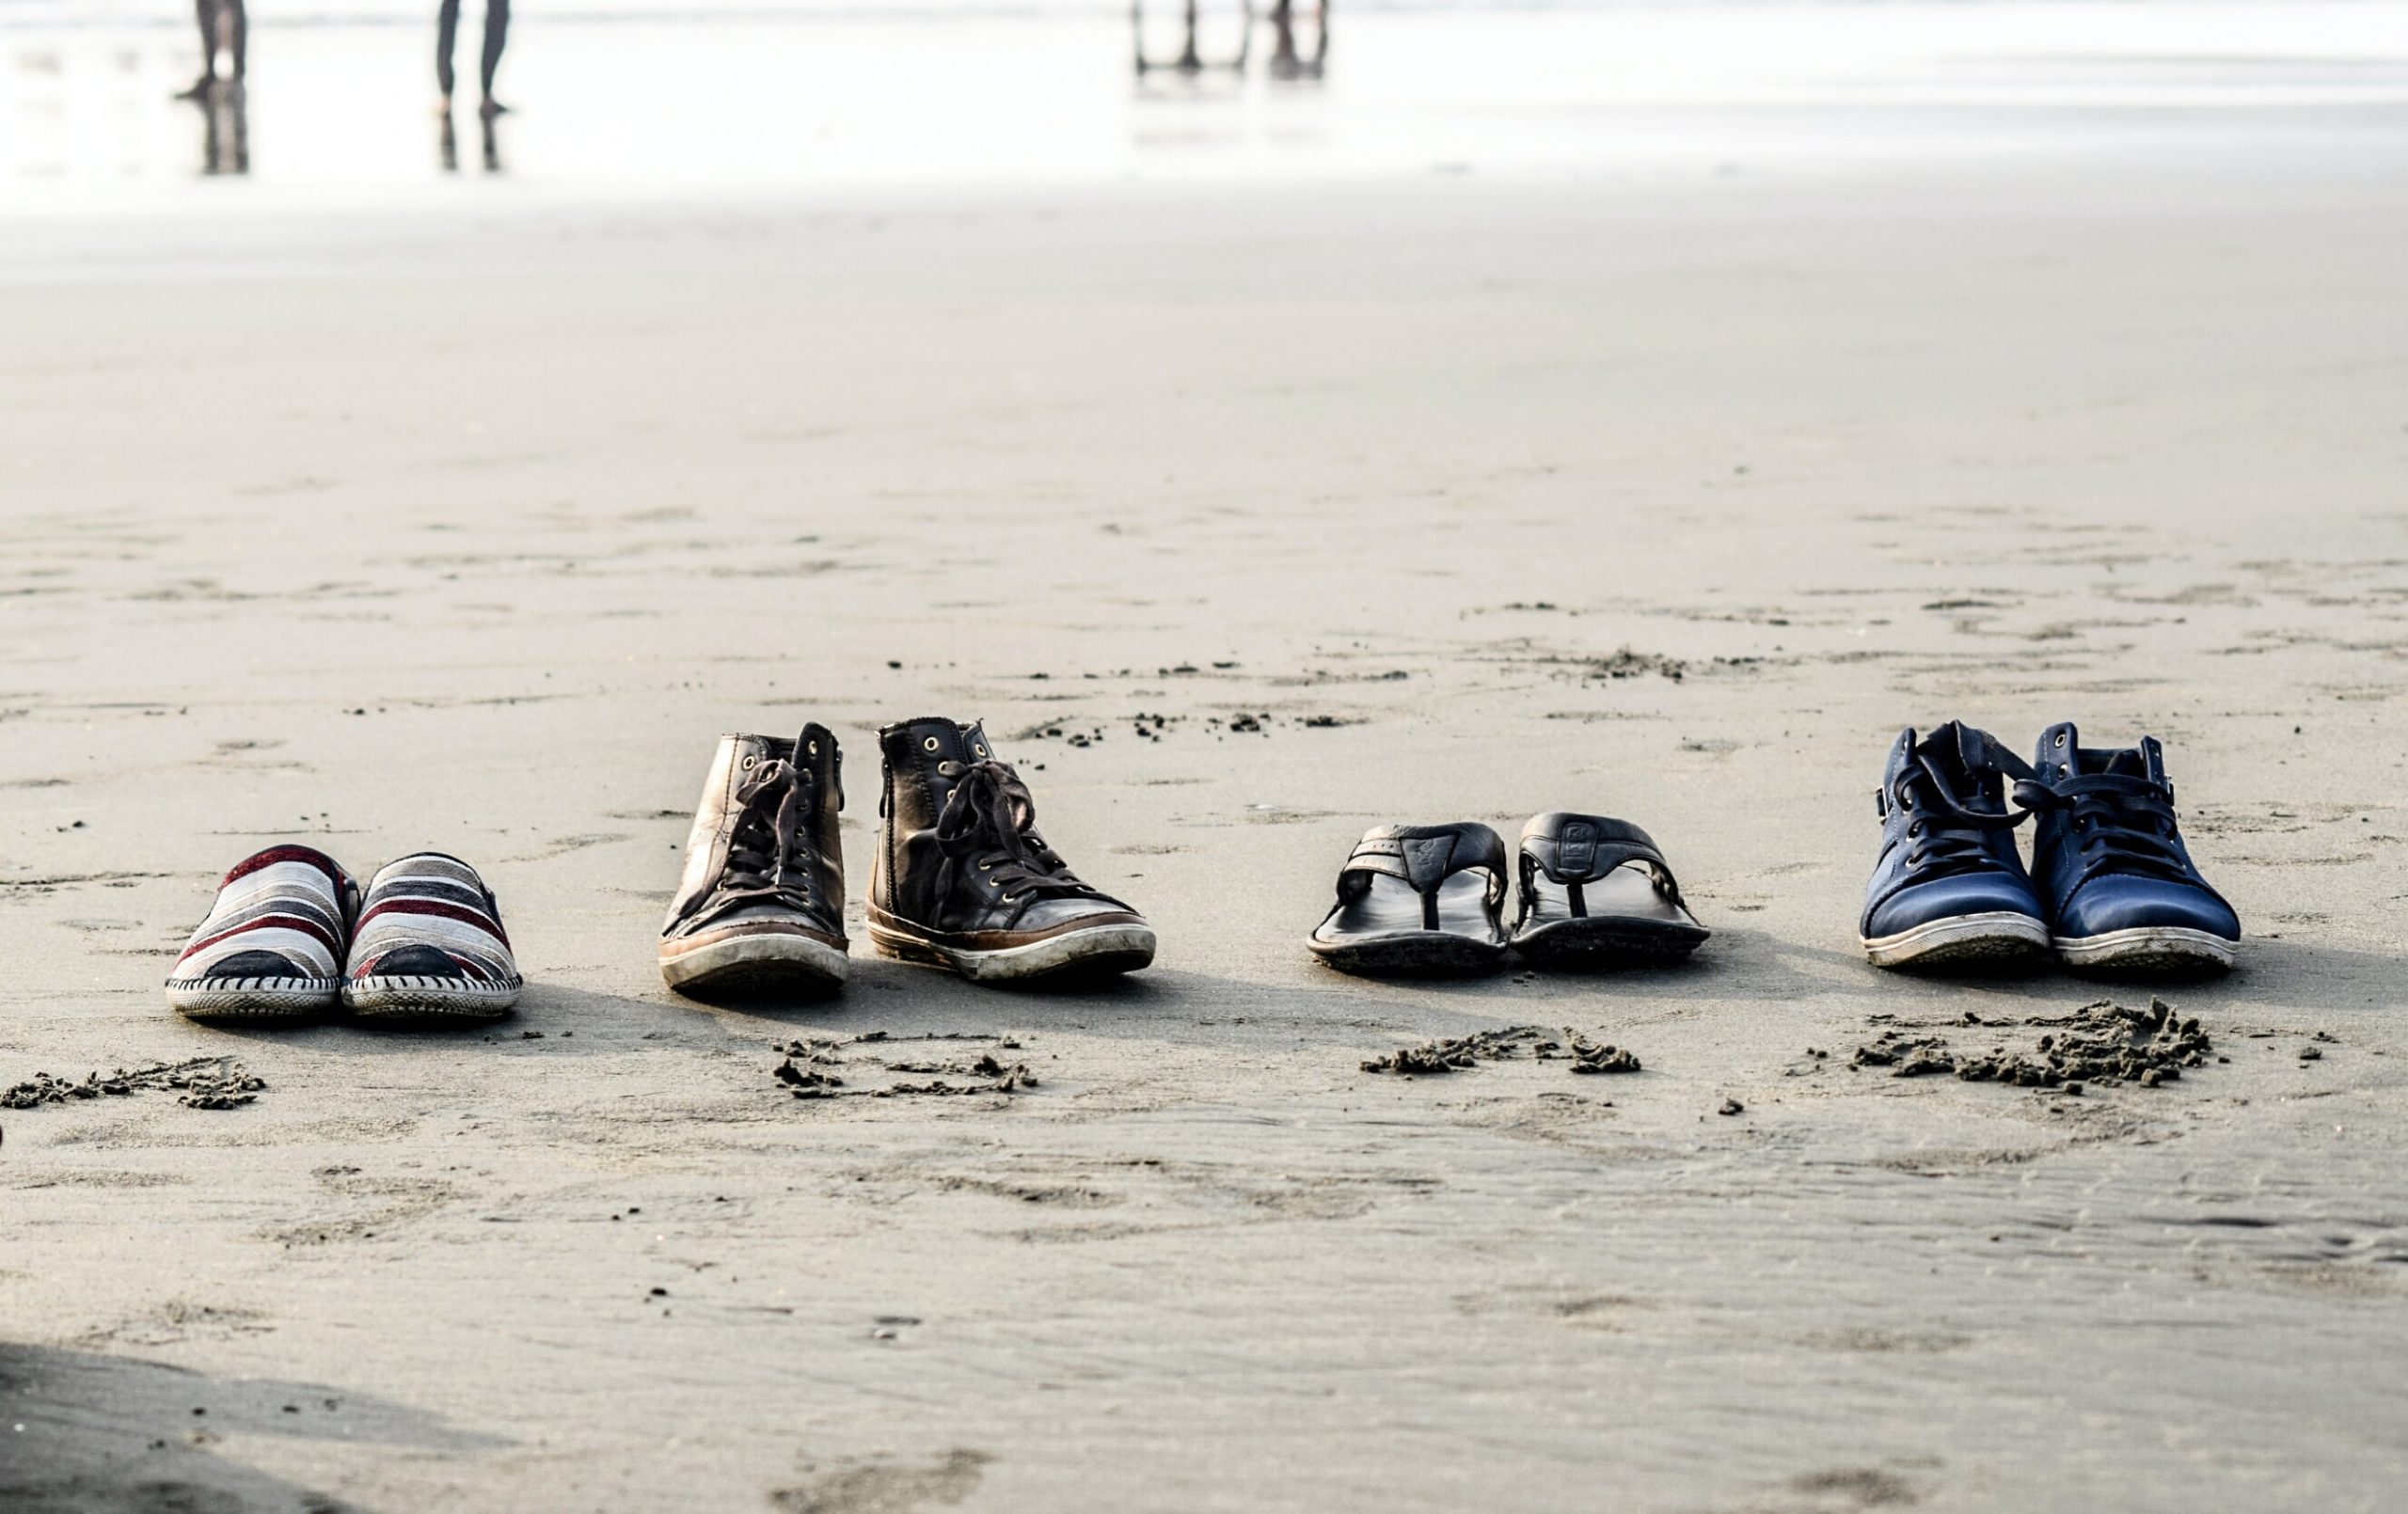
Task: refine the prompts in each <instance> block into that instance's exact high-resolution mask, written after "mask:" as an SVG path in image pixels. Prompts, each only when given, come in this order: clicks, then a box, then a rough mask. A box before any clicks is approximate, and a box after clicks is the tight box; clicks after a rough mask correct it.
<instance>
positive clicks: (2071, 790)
mask: <svg viewBox="0 0 2408 1514" xmlns="http://www.w3.org/2000/svg"><path fill="white" fill-rule="evenodd" d="M2015 802H2016V803H2018V804H2020V805H2022V806H2023V807H2024V809H2025V810H2027V811H2030V812H2039V811H2051V810H2070V811H2072V812H2073V820H2072V828H2073V833H2074V835H2075V836H2076V837H2077V838H2078V840H2079V843H2080V845H2081V847H2082V876H2083V877H2085V878H2087V877H2089V876H2090V875H2093V874H2097V873H2137V874H2141V875H2145V876H2148V877H2159V878H2166V879H2170V880H2172V881H2174V882H2178V883H2187V882H2190V881H2191V870H2190V867H2189V864H2187V863H2186V862H2185V861H2184V860H2183V858H2182V853H2181V851H2180V850H2179V849H2178V848H2177V847H2176V845H2175V844H2174V791H2173V790H2172V789H2170V788H2167V787H2166V786H2165V785H2164V784H2162V783H2155V782H2151V781H2149V780H2147V779H2146V778H2136V777H2133V776H2131V774H2126V773H2089V774H2084V775H2083V776H2082V777H2079V778H2061V779H2058V780H2056V781H2053V782H2051V781H2045V780H2042V779H2038V778H2028V779H2024V780H2021V781H2019V782H2018V783H2017V784H2016V785H2015Z"/></svg>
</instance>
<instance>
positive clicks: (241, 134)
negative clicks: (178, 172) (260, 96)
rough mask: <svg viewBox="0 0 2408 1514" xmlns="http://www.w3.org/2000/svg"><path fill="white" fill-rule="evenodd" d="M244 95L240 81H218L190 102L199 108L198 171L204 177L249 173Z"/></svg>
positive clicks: (248, 127)
mask: <svg viewBox="0 0 2408 1514" xmlns="http://www.w3.org/2000/svg"><path fill="white" fill-rule="evenodd" d="M248 93H249V92H248V91H247V90H246V89H245V88H244V87H243V81H242V80H241V79H239V78H237V79H220V80H217V81H216V82H214V83H213V84H210V85H208V86H206V87H203V88H202V90H201V92H200V94H199V95H198V97H197V98H195V99H194V103H196V104H198V106H199V107H200V116H201V132H200V171H201V172H202V173H203V174H204V175H208V176H212V177H214V176H216V175H220V174H246V173H249V172H250V171H251V117H250V102H249V99H248Z"/></svg>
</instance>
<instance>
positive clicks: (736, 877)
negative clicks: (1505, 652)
mask: <svg viewBox="0 0 2408 1514" xmlns="http://www.w3.org/2000/svg"><path fill="white" fill-rule="evenodd" d="M807 781H808V775H806V774H804V773H803V772H802V771H801V770H800V769H799V768H797V767H796V766H795V765H793V764H792V763H789V762H787V761H785V760H784V758H781V757H772V758H770V759H769V760H768V761H767V762H765V763H760V764H758V765H755V766H754V767H753V773H752V776H751V777H749V778H747V779H746V780H745V781H743V783H742V784H741V785H739V786H738V787H737V791H736V802H737V804H738V805H739V806H741V808H740V809H739V810H738V812H737V820H736V827H735V829H734V831H733V832H732V833H731V834H730V835H729V837H728V843H727V870H726V872H725V873H723V874H722V875H721V880H720V889H721V892H722V894H723V895H725V896H726V897H728V898H731V899H753V900H758V901H760V902H761V903H763V904H776V905H785V906H788V907H794V908H798V909H807V908H809V907H810V906H811V878H810V875H809V871H808V870H807V869H804V868H800V867H797V866H796V865H795V863H796V860H797V859H796V856H795V854H796V851H797V849H798V847H799V844H800V838H801V835H802V822H803V818H804V812H805V811H806V810H807V809H808V808H809V805H808V802H807V801H806V800H805V798H804V796H803V785H804V784H805V783H806V782H807ZM789 874H791V876H790V875H789Z"/></svg>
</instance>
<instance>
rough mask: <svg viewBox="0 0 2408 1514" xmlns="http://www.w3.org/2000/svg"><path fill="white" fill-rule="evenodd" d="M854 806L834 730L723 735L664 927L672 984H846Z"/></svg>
mask: <svg viewBox="0 0 2408 1514" xmlns="http://www.w3.org/2000/svg"><path fill="white" fill-rule="evenodd" d="M844 807H845V789H844V777H843V763H842V759H841V758H840V757H839V755H838V754H837V751H836V738H835V737H834V736H833V735H831V734H830V733H829V732H828V728H827V727H825V726H822V725H807V726H804V727H803V728H802V734H801V735H800V736H798V737H796V738H795V739H794V740H792V741H787V740H785V739H784V738H783V737H779V736H746V735H728V736H721V737H720V740H719V752H718V754H717V755H716V756H714V757H713V758H712V759H711V772H710V777H709V778H708V779H707V780H705V781H704V784H703V798H702V803H701V804H700V805H699V806H698V807H697V808H696V809H695V811H694V829H693V832H692V834H691V835H689V837H688V838H687V841H686V875H685V878H684V880H683V881H681V882H680V883H679V884H678V886H677V897H676V898H675V899H674V900H673V901H671V903H670V906H669V919H668V921H667V923H664V924H663V925H662V926H661V928H660V975H661V977H663V978H665V979H667V980H668V983H669V986H671V987H672V988H677V989H681V990H684V991H686V992H689V993H707V992H713V991H719V992H747V991H751V992H760V991H773V990H780V989H784V990H796V989H800V990H804V991H811V990H825V989H828V988H832V987H833V986H836V985H837V984H840V983H842V982H844V981H845V970H846V967H847V965H848V964H847V958H846V955H845V946H846V942H845V854H844V851H843V848H842V844H841V843H840V842H839V841H838V839H837V834H836V816H837V813H838V812H839V811H841V810H843V809H844Z"/></svg>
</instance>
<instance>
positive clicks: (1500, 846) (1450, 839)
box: [1338, 820, 1505, 905]
mask: <svg viewBox="0 0 2408 1514" xmlns="http://www.w3.org/2000/svg"><path fill="white" fill-rule="evenodd" d="M1473 871H1483V872H1485V873H1487V875H1488V900H1489V903H1490V904H1492V905H1494V904H1497V903H1499V902H1501V901H1502V900H1503V899H1504V897H1505V841H1504V838H1503V837H1501V836H1499V835H1497V832H1496V831H1495V830H1493V829H1491V828H1489V827H1487V826H1483V825H1481V823H1480V822H1479V821H1477V820H1464V821H1457V822H1455V823H1453V824H1450V825H1442V826H1382V827H1380V828H1377V829H1375V830H1370V831H1366V832H1364V835H1363V839H1362V840H1361V841H1359V842H1357V843H1356V844H1355V851H1354V855H1352V856H1350V857H1349V858H1347V859H1346V866H1345V868H1344V869H1343V870H1341V871H1340V872H1339V875H1338V894H1339V898H1340V899H1342V900H1343V899H1355V898H1359V897H1361V896H1362V893H1363V891H1365V890H1367V889H1369V888H1370V880H1371V877H1372V876H1373V875H1378V876H1382V877H1391V878H1397V879H1401V880H1402V881H1403V882H1404V883H1406V884H1408V885H1410V886H1411V887H1412V889H1413V891H1415V892H1417V893H1418V894H1421V895H1422V896H1423V897H1424V898H1425V899H1426V898H1429V897H1432V896H1434V895H1435V894H1436V893H1437V891H1438V888H1439V885H1441V884H1443V883H1445V882H1446V881H1447V879H1449V878H1450V877H1452V876H1454V875H1456V874H1458V873H1469V872H1473Z"/></svg>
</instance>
